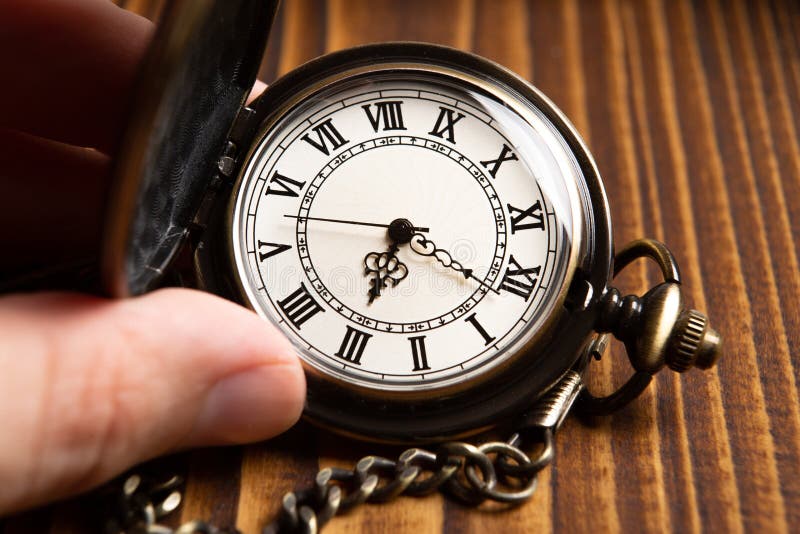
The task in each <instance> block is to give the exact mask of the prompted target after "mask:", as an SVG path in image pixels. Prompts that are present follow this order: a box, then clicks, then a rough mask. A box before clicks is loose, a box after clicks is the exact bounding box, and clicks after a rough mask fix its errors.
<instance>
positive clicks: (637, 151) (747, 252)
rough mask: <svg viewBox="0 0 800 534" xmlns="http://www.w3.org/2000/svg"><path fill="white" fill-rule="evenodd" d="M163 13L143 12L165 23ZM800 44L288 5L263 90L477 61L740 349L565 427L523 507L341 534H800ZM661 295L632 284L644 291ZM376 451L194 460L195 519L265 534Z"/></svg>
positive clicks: (783, 6) (608, 12) (322, 446)
mask: <svg viewBox="0 0 800 534" xmlns="http://www.w3.org/2000/svg"><path fill="white" fill-rule="evenodd" d="M152 4H153V2H152V1H151V0H130V1H129V2H128V6H129V7H130V8H135V9H138V10H141V11H143V12H149V13H151V14H152V13H153V12H154V11H153V10H152V7H151V6H152ZM799 32H800V5H798V3H797V2H792V1H786V2H778V1H775V2H766V1H765V2H757V1H753V2H725V1H724V0H711V1H702V2H696V3H689V2H678V1H671V0H648V1H641V2H640V1H633V0H631V1H614V0H607V1H586V2H580V1H578V0H566V1H563V2H555V1H530V2H525V1H511V0H509V1H497V0H495V1H491V0H484V1H478V0H460V1H456V0H452V1H447V0H414V1H405V2H401V1H392V0H328V1H324V0H287V1H285V2H284V5H283V7H282V8H281V10H280V12H279V15H278V20H277V26H276V28H275V31H274V33H273V37H272V40H271V43H270V49H269V52H268V55H267V58H266V59H265V62H264V67H263V69H262V78H263V79H264V80H265V81H267V82H269V81H270V80H272V79H274V78H275V77H276V76H278V75H280V74H282V73H284V72H286V71H288V70H290V69H291V68H293V67H295V66H297V65H298V64H300V63H301V62H303V61H305V60H307V59H310V58H312V57H314V56H317V55H319V54H322V53H324V52H326V51H331V50H336V49H340V48H344V47H347V46H351V45H354V44H358V43H365V42H371V41H384V40H422V41H431V42H437V43H444V44H448V45H451V46H455V47H458V48H461V49H465V50H472V51H474V52H477V53H478V54H481V55H484V56H486V57H488V58H491V59H494V60H496V61H498V62H500V63H501V64H503V65H506V66H507V67H509V68H511V69H512V70H514V71H516V72H517V73H519V74H520V75H522V76H523V77H525V78H527V79H529V80H532V81H533V83H534V84H536V85H537V86H538V87H539V88H540V89H542V90H543V91H544V92H545V93H546V94H547V95H549V96H550V97H551V98H552V99H553V100H554V101H555V102H556V104H557V105H558V106H559V107H561V109H562V110H564V112H565V113H566V114H567V115H568V116H569V117H570V118H571V119H572V121H573V122H574V123H575V125H576V126H577V128H578V130H579V131H580V132H581V133H582V135H583V136H584V138H585V139H586V141H587V143H588V145H589V147H590V149H591V150H592V152H593V154H594V155H595V157H596V159H597V163H598V165H599V167H600V170H601V173H602V175H603V177H604V180H605V184H606V187H607V192H608V196H609V199H610V202H611V207H612V213H613V220H614V230H615V236H616V240H617V243H624V242H626V241H628V240H631V239H633V238H636V237H640V236H651V237H655V238H657V239H661V240H663V241H665V242H666V243H667V244H669V246H670V247H671V248H672V250H673V251H674V252H675V255H676V256H677V258H678V260H679V262H680V264H681V267H682V272H683V275H684V278H685V289H686V292H687V295H688V299H689V301H690V302H691V303H693V304H694V306H695V307H697V308H699V309H701V310H707V311H708V313H709V315H710V316H711V317H712V320H713V322H714V323H715V325H716V327H717V328H718V329H719V330H720V332H721V333H722V335H723V336H724V338H725V341H726V354H725V356H724V357H723V359H722V360H721V362H720V364H719V366H718V368H717V369H716V370H713V371H711V372H707V373H700V372H697V371H692V372H690V373H688V374H686V375H684V376H681V377H679V376H678V375H675V374H668V373H663V375H662V376H660V377H658V379H657V380H656V381H655V383H654V384H653V386H651V387H650V389H649V390H648V391H647V393H646V394H645V395H644V396H643V397H642V398H641V399H639V400H638V401H637V402H635V403H634V404H633V405H632V406H630V407H629V408H627V409H625V410H624V411H622V412H621V413H618V414H617V415H615V416H613V417H610V418H608V419H602V420H599V421H596V422H594V423H591V424H587V423H584V422H579V421H576V420H574V419H573V420H569V421H568V422H567V423H566V424H565V426H564V428H563V429H562V430H561V432H560V434H559V435H558V437H557V453H556V459H555V462H554V464H553V466H552V467H551V468H549V469H547V470H545V471H544V472H543V474H542V476H541V480H540V485H539V490H538V492H537V494H536V495H535V497H534V498H533V500H532V501H530V502H529V503H527V504H525V505H524V506H521V507H519V508H517V509H514V510H511V511H505V512H493V511H475V510H471V509H467V508H464V507H461V506H459V505H457V504H454V503H452V502H449V501H446V500H444V499H442V498H441V497H438V496H436V497H431V498H426V499H423V500H415V499H410V498H403V499H400V500H399V501H398V502H395V503H393V504H391V505H385V506H376V507H369V508H364V509H361V510H358V511H356V512H355V513H352V514H350V515H349V516H347V517H345V518H340V519H336V520H335V521H333V523H332V524H331V525H330V526H329V528H328V529H327V532H330V533H332V534H333V533H347V534H355V533H358V532H398V533H403V532H412V533H414V534H421V533H426V532H440V531H446V532H549V531H558V532H590V531H592V532H594V531H598V532H606V531H612V532H613V531H625V532H639V531H646V532H661V531H665V530H673V531H679V532H696V531H700V530H707V531H712V532H739V531H749V532H787V531H792V530H793V531H795V532H797V531H798V529H800V408H799V406H798V390H797V382H798V378H800V377H798V374H800V271H799V270H798V253H800V148H799V145H798V141H799V139H798V134H797V132H798V128H800V35H799ZM655 281H656V280H655V276H654V275H653V273H651V272H650V271H648V270H645V269H644V268H641V269H638V270H637V269H634V270H633V276H632V277H631V278H630V280H629V281H628V282H629V285H630V287H629V289H636V290H637V291H642V290H644V289H645V288H647V287H649V285H650V284H652V283H654V282H655ZM594 371H595V374H594V376H593V383H594V386H595V389H602V390H604V391H609V389H610V383H611V382H614V383H619V382H621V381H622V380H623V379H624V378H625V376H626V373H627V372H628V368H627V367H626V364H625V363H624V360H622V359H621V358H617V357H615V358H607V359H606V361H605V362H604V365H600V366H597V367H596V368H595V369H594ZM380 449H381V448H380V447H377V450H380ZM374 450H376V447H375V446H367V445H363V444H357V443H353V442H350V441H347V440H345V439H343V438H338V437H332V436H329V435H326V434H323V433H321V432H318V431H316V430H314V429H312V428H310V427H308V426H303V425H301V426H300V427H299V428H297V429H295V430H294V431H292V432H290V433H289V434H288V435H286V436H283V437H281V438H279V439H276V440H273V441H271V442H268V443H262V444H257V445H252V446H248V447H244V448H232V449H217V450H210V451H199V452H194V453H190V454H189V455H188V457H186V458H183V459H182V461H186V462H188V469H189V480H188V488H187V499H186V504H185V506H184V508H183V510H182V512H181V516H182V518H183V519H189V518H195V517H202V518H209V519H212V520H213V521H215V522H217V523H218V524H223V525H231V524H233V523H235V524H236V525H237V526H238V527H239V528H241V529H242V530H244V531H245V532H257V531H258V527H259V526H260V525H262V524H263V523H264V522H265V521H266V520H267V519H268V518H269V517H271V515H272V514H273V513H274V511H275V510H276V507H277V504H278V502H279V499H280V497H281V495H283V493H284V492H286V491H289V490H291V489H293V488H295V487H297V486H299V485H304V484H306V483H307V482H308V481H309V480H311V478H312V477H313V475H314V473H315V472H316V470H317V469H318V467H319V466H320V465H322V466H326V465H332V464H335V465H351V464H352V462H353V460H355V459H357V458H358V457H359V456H360V455H362V454H364V453H367V452H372V451H374ZM384 452H385V451H384ZM96 513H98V511H97V510H92V509H91V507H90V506H89V505H87V504H86V502H84V501H78V502H71V503H66V504H61V505H57V506H56V507H55V508H54V510H53V511H52V513H51V511H44V512H35V513H31V514H27V515H25V516H23V517H20V518H18V519H14V520H12V521H10V522H9V523H8V525H7V527H6V529H5V532H6V533H8V534H11V533H18V532H36V531H50V532H57V533H66V532H79V531H81V527H80V526H78V525H80V524H81V522H80V520H78V519H76V518H81V517H84V516H85V515H87V514H96Z"/></svg>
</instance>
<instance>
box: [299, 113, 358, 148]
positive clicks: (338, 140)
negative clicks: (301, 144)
mask: <svg viewBox="0 0 800 534" xmlns="http://www.w3.org/2000/svg"><path fill="white" fill-rule="evenodd" d="M311 130H312V131H313V132H314V133H315V134H316V136H317V138H316V139H312V138H311V136H310V135H309V134H308V133H306V134H305V135H303V137H301V138H300V139H302V140H303V141H305V142H306V143H308V144H309V145H311V146H313V147H314V148H316V149H317V150H319V151H320V152H322V153H323V154H325V155H326V156H329V155H330V153H331V149H330V148H328V143H330V144H331V148H333V150H338V149H339V148H340V147H343V146H344V145H346V144H347V143H349V142H350V141H348V140H347V139H345V138H344V137H343V136H342V134H341V133H339V130H337V129H336V127H335V126H334V125H333V122H331V119H327V120H324V121H322V122H321V123H319V124H317V125H316V126H314V127H313V128H311Z"/></svg>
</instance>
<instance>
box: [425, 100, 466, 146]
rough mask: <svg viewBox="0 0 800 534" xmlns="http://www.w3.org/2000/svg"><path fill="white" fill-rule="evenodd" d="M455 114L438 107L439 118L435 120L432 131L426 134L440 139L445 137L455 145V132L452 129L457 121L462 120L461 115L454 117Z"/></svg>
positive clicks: (462, 116) (451, 110) (447, 109)
mask: <svg viewBox="0 0 800 534" xmlns="http://www.w3.org/2000/svg"><path fill="white" fill-rule="evenodd" d="M456 113H457V112H456V111H455V110H453V109H449V108H444V107H440V108H439V117H438V118H437V119H436V124H435V125H434V126H433V130H431V131H430V132H428V134H430V135H433V136H436V137H440V138H442V139H444V138H445V137H447V140H448V141H450V142H451V143H453V144H455V142H456V132H455V130H454V127H455V125H456V123H457V122H458V121H460V120H461V119H463V118H464V114H463V113H458V115H456Z"/></svg>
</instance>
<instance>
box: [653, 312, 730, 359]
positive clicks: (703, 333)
mask: <svg viewBox="0 0 800 534" xmlns="http://www.w3.org/2000/svg"><path fill="white" fill-rule="evenodd" d="M670 341H671V343H670V344H671V347H670V349H671V350H669V351H668V352H667V357H666V363H667V365H668V366H669V368H670V369H672V370H673V371H676V372H678V373H682V372H684V371H686V370H688V369H689V368H691V367H692V366H694V367H698V368H700V369H710V368H711V367H713V366H714V364H715V363H716V362H717V360H718V359H719V357H720V355H721V354H722V340H721V338H720V336H719V334H718V333H717V331H716V330H714V329H713V328H711V327H709V326H708V318H707V317H706V316H705V315H703V314H702V313H700V312H699V311H697V310H684V311H683V312H681V314H680V316H679V317H678V320H677V321H676V322H675V327H674V328H673V329H672V335H671V336H670Z"/></svg>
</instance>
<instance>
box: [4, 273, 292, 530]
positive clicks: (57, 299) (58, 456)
mask: <svg viewBox="0 0 800 534" xmlns="http://www.w3.org/2000/svg"><path fill="white" fill-rule="evenodd" d="M0 329H2V331H0V391H2V392H3V395H2V397H0V420H2V421H3V431H2V432H0V480H3V484H2V485H0V515H2V514H3V513H7V512H9V511H12V510H19V509H22V508H25V507H30V506H34V505H37V504H41V503H43V502H46V501H48V500H52V499H55V498H60V497H64V496H67V495H70V494H73V493H76V492H80V491H83V490H86V489H88V488H90V487H92V486H95V485H97V484H99V483H101V482H103V481H105V480H107V479H108V478H110V477H112V476H114V475H116V474H118V473H120V472H122V471H124V470H125V469H126V468H128V467H129V466H131V465H133V464H135V463H138V462H141V461H143V460H146V459H148V458H151V457H153V456H156V455H160V454H163V453H166V452H169V451H173V450H176V449H181V448H186V447H195V446H204V445H215V444H226V443H241V442H249V441H255V440H261V439H266V438H269V437H271V436H273V435H275V434H277V433H279V432H281V431H283V430H285V429H287V428H288V427H289V426H291V425H292V424H293V423H294V422H295V421H296V420H297V418H298V417H299V415H300V412H301V410H302V405H303V398H304V395H305V385H304V384H305V383H304V377H303V374H302V370H301V367H300V365H299V362H298V359H297V357H296V356H295V355H294V352H293V350H292V348H291V346H290V345H289V343H288V341H287V340H286V339H285V338H284V337H283V336H281V335H280V334H279V333H278V332H277V331H276V330H274V329H273V328H272V327H271V326H270V325H269V324H267V323H266V322H264V321H263V320H261V319H259V318H258V317H257V316H256V315H255V314H253V313H252V312H250V311H247V310H245V309H244V308H241V307H239V306H237V305H235V304H232V303H230V302H228V301H225V300H222V299H220V298H217V297H214V296H211V295H208V294H205V293H201V292H197V291H192V290H185V289H169V290H161V291H157V292H155V293H152V294H149V295H147V296H144V297H139V298H136V299H130V300H125V301H108V300H103V299H98V298H94V297H88V296H83V295H78V294H64V293H58V294H56V293H49V294H34V295H15V296H10V297H5V298H2V299H0Z"/></svg>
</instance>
